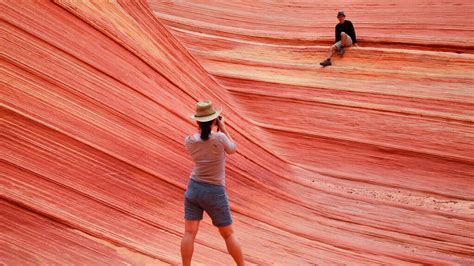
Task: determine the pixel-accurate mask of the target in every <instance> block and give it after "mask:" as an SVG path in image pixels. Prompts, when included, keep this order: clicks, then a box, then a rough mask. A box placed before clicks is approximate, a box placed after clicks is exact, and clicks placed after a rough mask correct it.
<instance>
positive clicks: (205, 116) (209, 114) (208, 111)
mask: <svg viewBox="0 0 474 266" xmlns="http://www.w3.org/2000/svg"><path fill="white" fill-rule="evenodd" d="M221 112H222V110H221V109H214V107H213V106H212V102H211V101H200V102H198V103H197V104H196V114H194V115H191V119H193V120H196V121H199V122H208V121H212V120H214V119H216V118H217V117H218V116H219V115H220V113H221Z"/></svg>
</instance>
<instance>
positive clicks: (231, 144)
mask: <svg viewBox="0 0 474 266" xmlns="http://www.w3.org/2000/svg"><path fill="white" fill-rule="evenodd" d="M217 121H218V122H217V123H218V126H219V129H220V131H221V132H222V133H224V135H225V136H226V137H227V139H228V141H229V143H224V146H225V147H226V151H227V152H228V153H234V152H235V142H234V140H233V139H232V137H231V136H230V134H229V132H228V131H227V128H226V126H225V121H224V117H220V119H218V120H217Z"/></svg>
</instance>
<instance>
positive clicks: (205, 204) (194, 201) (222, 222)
mask: <svg viewBox="0 0 474 266" xmlns="http://www.w3.org/2000/svg"><path fill="white" fill-rule="evenodd" d="M220 113H221V110H216V109H214V107H213V106H212V102H210V101H202V102H198V103H197V105H196V114H195V115H193V116H191V118H192V119H193V120H195V121H197V125H198V129H199V132H197V133H195V134H194V135H192V136H188V137H186V140H185V146H186V149H187V151H188V152H189V154H190V155H191V157H192V159H193V161H194V168H193V170H192V173H191V176H190V178H189V182H188V187H187V190H186V193H185V195H184V219H185V225H184V226H185V232H184V235H183V239H182V241H181V258H182V261H183V265H191V258H192V256H193V251H194V239H195V238H196V234H197V232H198V228H199V222H200V221H201V220H202V218H203V212H204V211H206V213H207V214H208V215H209V216H210V217H211V220H212V224H213V225H214V226H216V227H217V228H218V229H219V233H220V234H221V236H222V237H223V238H224V240H225V243H226V246H227V251H228V252H229V254H230V255H231V256H232V258H233V259H234V260H235V262H236V263H237V265H244V259H243V255H242V249H241V248H240V244H239V242H238V241H237V239H236V238H235V236H234V235H233V229H232V216H231V214H230V207H229V202H228V200H227V194H226V191H225V154H226V153H228V154H231V153H234V152H235V149H236V146H235V143H234V141H233V140H232V138H231V137H230V135H229V133H228V132H227V129H226V127H225V122H224V118H223V117H221V116H220ZM214 126H216V127H217V131H212V128H213V127H214Z"/></svg>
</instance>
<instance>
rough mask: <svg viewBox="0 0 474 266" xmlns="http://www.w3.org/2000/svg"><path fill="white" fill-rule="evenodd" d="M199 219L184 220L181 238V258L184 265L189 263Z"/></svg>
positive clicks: (186, 265) (187, 265)
mask: <svg viewBox="0 0 474 266" xmlns="http://www.w3.org/2000/svg"><path fill="white" fill-rule="evenodd" d="M199 222H200V220H184V235H183V239H182V240H181V259H182V262H183V265H184V266H189V265H191V258H192V257H193V252H194V239H195V238H196V234H197V232H198V229H199Z"/></svg>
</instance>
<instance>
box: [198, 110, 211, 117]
mask: <svg viewBox="0 0 474 266" xmlns="http://www.w3.org/2000/svg"><path fill="white" fill-rule="evenodd" d="M215 113H216V111H214V112H213V113H211V114H206V115H194V117H204V116H210V115H213V114H215Z"/></svg>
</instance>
